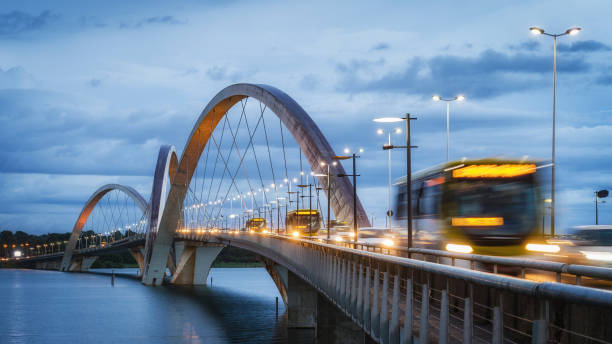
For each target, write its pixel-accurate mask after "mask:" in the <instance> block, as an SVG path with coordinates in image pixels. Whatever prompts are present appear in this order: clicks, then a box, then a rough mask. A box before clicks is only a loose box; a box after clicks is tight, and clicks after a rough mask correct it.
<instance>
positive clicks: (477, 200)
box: [453, 180, 536, 227]
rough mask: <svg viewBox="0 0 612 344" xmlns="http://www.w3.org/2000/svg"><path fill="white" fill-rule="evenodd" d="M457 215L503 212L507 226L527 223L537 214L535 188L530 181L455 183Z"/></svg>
mask: <svg viewBox="0 0 612 344" xmlns="http://www.w3.org/2000/svg"><path fill="white" fill-rule="evenodd" d="M454 189H455V201H456V207H457V208H456V214H453V216H463V217H467V216H474V217H484V216H499V217H503V223H504V227H515V226H524V225H526V224H527V223H530V222H532V221H533V220H534V217H535V210H536V208H535V207H536V205H535V192H534V190H533V184H531V183H530V182H529V181H517V180H514V181H505V180H504V181H500V180H469V181H468V180H465V181H458V182H456V183H455V185H454Z"/></svg>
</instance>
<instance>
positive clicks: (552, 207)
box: [529, 26, 581, 235]
mask: <svg viewBox="0 0 612 344" xmlns="http://www.w3.org/2000/svg"><path fill="white" fill-rule="evenodd" d="M580 30H581V29H580V28H579V27H574V28H570V29H567V30H565V32H564V33H560V34H550V33H548V32H546V31H544V30H543V29H540V28H539V27H535V26H533V27H530V28H529V31H531V33H532V34H534V35H545V36H549V37H552V38H553V41H554V44H553V106H552V166H551V178H550V184H551V185H550V199H551V203H550V234H551V235H555V135H556V107H557V37H561V36H565V35H571V36H574V35H577V34H578V33H579V32H580Z"/></svg>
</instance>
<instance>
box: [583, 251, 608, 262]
mask: <svg viewBox="0 0 612 344" xmlns="http://www.w3.org/2000/svg"><path fill="white" fill-rule="evenodd" d="M580 253H582V254H584V257H585V258H586V259H588V260H599V261H602V262H612V253H610V252H605V251H604V252H600V251H580Z"/></svg>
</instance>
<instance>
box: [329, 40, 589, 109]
mask: <svg viewBox="0 0 612 344" xmlns="http://www.w3.org/2000/svg"><path fill="white" fill-rule="evenodd" d="M559 60H561V61H559V63H558V71H559V72H565V73H583V72H587V71H588V70H589V68H590V65H589V64H588V63H587V62H586V61H584V59H579V58H563V59H559ZM550 64H551V62H550V57H549V56H539V55H535V54H525V53H515V54H507V53H503V52H500V51H496V50H492V49H488V50H485V51H483V52H481V53H480V54H479V55H477V56H470V57H463V56H455V55H437V56H434V57H431V58H421V57H414V58H412V59H411V60H409V61H408V63H407V64H406V65H405V66H404V67H399V68H394V70H393V71H392V72H388V73H387V74H384V75H383V76H382V77H374V78H369V79H368V78H367V77H364V75H368V74H370V75H373V74H374V75H377V74H378V73H373V72H372V71H371V70H370V69H371V68H372V66H373V65H376V63H374V62H367V61H351V62H350V63H349V64H348V65H347V64H338V65H337V68H336V69H337V71H338V72H339V74H340V77H341V78H340V82H339V84H338V89H339V90H341V91H345V92H350V93H355V92H369V91H386V92H403V93H409V94H410V93H411V94H418V95H421V96H427V97H429V96H431V95H432V94H433V93H444V94H455V93H457V92H461V93H465V94H467V95H468V96H470V97H472V98H491V97H496V96H499V95H502V94H506V93H512V92H520V91H524V90H528V89H533V88H535V87H539V86H540V85H542V84H543V83H544V82H545V80H544V79H543V76H544V75H545V74H546V76H547V74H548V73H550ZM546 82H547V81H546Z"/></svg>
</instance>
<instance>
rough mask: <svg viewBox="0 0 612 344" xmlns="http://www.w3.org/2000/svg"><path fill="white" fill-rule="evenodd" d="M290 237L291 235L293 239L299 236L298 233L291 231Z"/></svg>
mask: <svg viewBox="0 0 612 344" xmlns="http://www.w3.org/2000/svg"><path fill="white" fill-rule="evenodd" d="M291 235H293V237H294V238H297V237H299V236H300V232H298V231H293V233H291Z"/></svg>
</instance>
